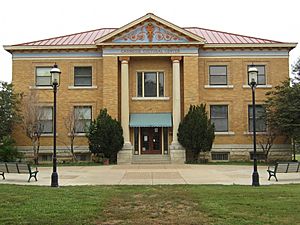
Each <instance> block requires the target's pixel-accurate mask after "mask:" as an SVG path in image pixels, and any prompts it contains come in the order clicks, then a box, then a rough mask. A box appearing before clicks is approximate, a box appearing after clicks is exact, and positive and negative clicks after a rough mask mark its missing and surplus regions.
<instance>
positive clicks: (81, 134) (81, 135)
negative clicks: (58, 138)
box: [68, 133, 86, 137]
mask: <svg viewBox="0 0 300 225" xmlns="http://www.w3.org/2000/svg"><path fill="white" fill-rule="evenodd" d="M68 136H69V137H71V134H70V133H68ZM85 136H86V133H76V134H75V137H85Z"/></svg>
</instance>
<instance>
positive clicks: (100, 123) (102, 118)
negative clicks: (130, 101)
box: [87, 108, 124, 162]
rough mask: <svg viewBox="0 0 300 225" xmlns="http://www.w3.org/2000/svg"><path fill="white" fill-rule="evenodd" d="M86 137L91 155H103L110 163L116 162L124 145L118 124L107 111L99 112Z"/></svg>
mask: <svg viewBox="0 0 300 225" xmlns="http://www.w3.org/2000/svg"><path fill="white" fill-rule="evenodd" d="M87 137H88V140H89V149H90V151H91V152H92V153H93V154H95V155H99V154H104V156H105V157H106V158H108V159H109V160H110V161H112V162H116V159H117V153H118V152H119V151H120V150H121V149H122V147H123V144H124V138H123V130H122V127H121V124H120V122H118V121H117V120H115V119H112V118H111V116H110V115H109V114H108V113H107V109H105V108H104V109H101V110H100V113H99V115H98V117H97V119H96V120H94V121H93V122H92V123H91V126H90V127H89V132H88V133H87Z"/></svg>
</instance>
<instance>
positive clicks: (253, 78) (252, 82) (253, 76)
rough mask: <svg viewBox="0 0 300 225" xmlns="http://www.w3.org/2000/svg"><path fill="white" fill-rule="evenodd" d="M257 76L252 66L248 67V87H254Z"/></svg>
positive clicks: (255, 69) (256, 71)
mask: <svg viewBox="0 0 300 225" xmlns="http://www.w3.org/2000/svg"><path fill="white" fill-rule="evenodd" d="M257 76H258V70H257V68H256V67H254V66H250V67H249V69H248V78H249V85H250V86H256V84H257Z"/></svg>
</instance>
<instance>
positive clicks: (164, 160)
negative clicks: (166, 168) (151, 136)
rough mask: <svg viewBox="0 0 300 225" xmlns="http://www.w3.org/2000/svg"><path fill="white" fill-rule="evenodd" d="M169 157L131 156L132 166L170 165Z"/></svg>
mask: <svg viewBox="0 0 300 225" xmlns="http://www.w3.org/2000/svg"><path fill="white" fill-rule="evenodd" d="M170 163H171V158H170V155H151V154H148V155H133V156H132V164H170Z"/></svg>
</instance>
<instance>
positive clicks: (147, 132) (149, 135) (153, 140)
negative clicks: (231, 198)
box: [141, 127, 161, 154]
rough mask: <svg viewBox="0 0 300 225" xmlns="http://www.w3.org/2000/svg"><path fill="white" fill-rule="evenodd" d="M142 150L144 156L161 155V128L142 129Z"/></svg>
mask: <svg viewBox="0 0 300 225" xmlns="http://www.w3.org/2000/svg"><path fill="white" fill-rule="evenodd" d="M141 148H142V149H141V153H142V154H161V128H160V127H143V128H141Z"/></svg>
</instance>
